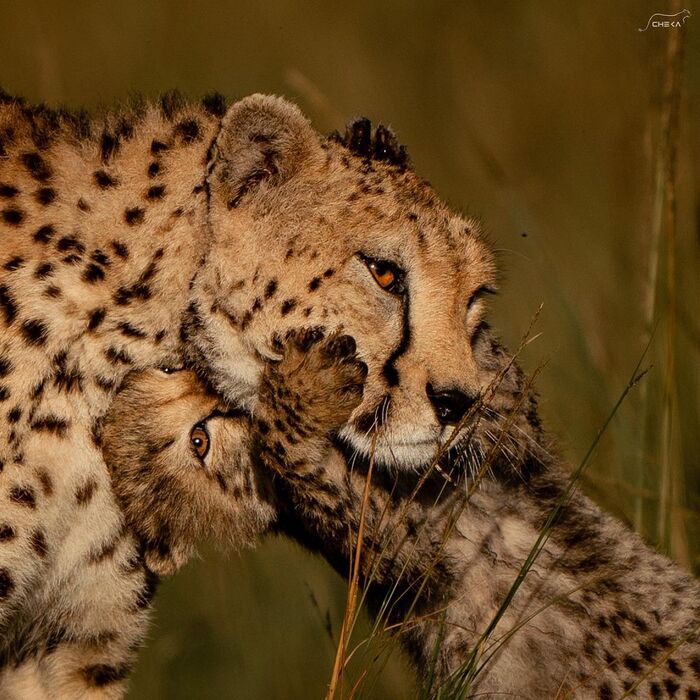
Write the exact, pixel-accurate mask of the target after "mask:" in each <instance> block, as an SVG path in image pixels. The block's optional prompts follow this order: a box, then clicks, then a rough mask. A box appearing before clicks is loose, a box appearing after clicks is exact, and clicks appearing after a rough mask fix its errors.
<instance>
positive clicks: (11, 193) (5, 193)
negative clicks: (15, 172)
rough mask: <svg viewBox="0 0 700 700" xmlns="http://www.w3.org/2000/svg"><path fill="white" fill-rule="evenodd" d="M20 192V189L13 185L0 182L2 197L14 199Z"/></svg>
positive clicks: (0, 195)
mask: <svg viewBox="0 0 700 700" xmlns="http://www.w3.org/2000/svg"><path fill="white" fill-rule="evenodd" d="M18 194H19V190H18V189H17V188H16V187H14V186H13V185H5V184H2V183H0V197H2V198H3V199H12V198H13V197H15V196H16V195H18Z"/></svg>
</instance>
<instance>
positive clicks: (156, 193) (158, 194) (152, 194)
mask: <svg viewBox="0 0 700 700" xmlns="http://www.w3.org/2000/svg"><path fill="white" fill-rule="evenodd" d="M164 194H165V185H154V186H153V187H149V188H148V191H147V192H146V199H148V200H150V201H154V200H157V199H163V195H164Z"/></svg>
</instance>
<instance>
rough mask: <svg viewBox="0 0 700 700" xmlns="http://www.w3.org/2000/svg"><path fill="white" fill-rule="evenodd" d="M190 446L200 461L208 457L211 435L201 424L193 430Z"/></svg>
mask: <svg viewBox="0 0 700 700" xmlns="http://www.w3.org/2000/svg"><path fill="white" fill-rule="evenodd" d="M190 445H192V449H193V450H194V453H195V454H196V455H197V457H199V459H204V458H205V457H206V456H207V453H208V452H209V433H208V432H207V429H206V428H205V427H204V426H203V425H202V424H201V423H198V424H197V425H195V426H194V428H192V432H191V433H190Z"/></svg>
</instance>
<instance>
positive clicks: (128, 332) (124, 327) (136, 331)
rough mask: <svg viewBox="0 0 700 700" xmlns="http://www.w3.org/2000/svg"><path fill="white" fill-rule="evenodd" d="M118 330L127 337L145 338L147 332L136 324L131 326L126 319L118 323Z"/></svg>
mask: <svg viewBox="0 0 700 700" xmlns="http://www.w3.org/2000/svg"><path fill="white" fill-rule="evenodd" d="M119 330H120V332H121V333H122V334H123V335H125V336H127V337H129V338H146V337H147V335H148V334H147V333H146V332H145V331H142V330H141V329H140V328H137V327H136V326H132V325H131V324H130V323H129V322H128V321H124V322H122V323H120V324H119Z"/></svg>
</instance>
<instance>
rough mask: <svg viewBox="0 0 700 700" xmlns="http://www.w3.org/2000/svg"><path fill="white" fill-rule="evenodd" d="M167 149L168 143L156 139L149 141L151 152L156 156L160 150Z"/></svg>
mask: <svg viewBox="0 0 700 700" xmlns="http://www.w3.org/2000/svg"><path fill="white" fill-rule="evenodd" d="M167 150H168V145H167V144H165V143H163V142H162V141H158V139H153V141H151V153H152V154H153V155H154V156H157V155H158V154H159V153H161V152H162V151H167Z"/></svg>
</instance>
